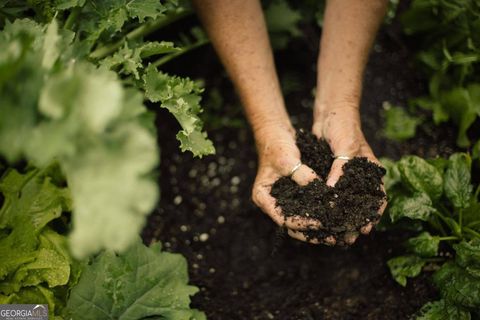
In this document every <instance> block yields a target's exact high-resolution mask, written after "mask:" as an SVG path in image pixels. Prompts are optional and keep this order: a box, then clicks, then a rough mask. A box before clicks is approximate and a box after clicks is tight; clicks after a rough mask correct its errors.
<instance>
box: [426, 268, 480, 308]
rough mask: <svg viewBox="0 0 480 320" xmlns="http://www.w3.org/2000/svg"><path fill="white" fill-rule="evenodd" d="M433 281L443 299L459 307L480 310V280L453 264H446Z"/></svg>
mask: <svg viewBox="0 0 480 320" xmlns="http://www.w3.org/2000/svg"><path fill="white" fill-rule="evenodd" d="M433 280H434V282H435V284H436V286H437V287H438V288H439V289H440V293H441V295H442V298H443V299H444V300H446V301H447V302H449V303H451V304H455V305H457V306H459V307H463V308H470V309H473V310H478V309H480V278H479V277H474V276H472V275H471V274H469V273H468V272H467V271H466V270H465V269H463V268H461V267H460V266H458V265H456V264H455V263H453V262H447V263H445V264H444V265H443V266H442V267H441V268H440V270H438V271H437V272H436V273H435V274H434V276H433Z"/></svg>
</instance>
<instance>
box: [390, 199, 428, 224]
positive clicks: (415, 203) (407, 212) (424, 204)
mask: <svg viewBox="0 0 480 320" xmlns="http://www.w3.org/2000/svg"><path fill="white" fill-rule="evenodd" d="M435 212H436V209H435V208H434V207H433V204H432V200H431V199H430V197H429V196H427V195H426V194H425V193H420V192H418V193H415V194H413V195H412V196H398V197H397V198H395V199H394V201H393V203H392V205H391V207H390V208H389V213H390V219H391V220H392V222H396V221H398V220H400V219H401V218H410V219H414V220H422V221H428V219H429V218H430V216H431V215H432V214H434V213H435Z"/></svg>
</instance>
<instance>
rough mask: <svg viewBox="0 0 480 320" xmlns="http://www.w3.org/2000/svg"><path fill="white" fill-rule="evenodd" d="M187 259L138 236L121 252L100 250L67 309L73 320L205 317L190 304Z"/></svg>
mask: <svg viewBox="0 0 480 320" xmlns="http://www.w3.org/2000/svg"><path fill="white" fill-rule="evenodd" d="M197 291H198V289H197V288H196V287H192V286H189V285H188V273H187V264H186V260H185V258H183V257H182V256H181V255H179V254H172V253H167V252H161V251H160V246H159V245H153V246H151V247H150V248H148V247H145V246H144V245H143V244H142V243H141V242H140V241H137V243H135V245H134V246H132V247H131V248H129V249H128V250H127V251H125V252H124V253H123V254H120V255H116V254H114V253H112V252H103V253H102V254H100V255H99V256H98V257H96V258H95V259H94V261H93V262H92V263H91V264H90V265H89V266H87V268H86V269H85V271H84V272H83V274H82V276H81V278H80V282H79V283H78V285H77V286H76V287H74V288H73V290H72V291H71V294H70V298H69V300H68V303H67V310H68V311H67V313H68V315H69V316H70V317H72V318H73V319H79V320H82V319H105V318H112V319H122V320H133V319H144V318H162V319H186V320H187V319H192V320H193V319H205V315H204V314H203V313H200V312H198V311H196V310H192V309H190V307H189V305H190V296H191V295H193V294H195V293H196V292H197Z"/></svg>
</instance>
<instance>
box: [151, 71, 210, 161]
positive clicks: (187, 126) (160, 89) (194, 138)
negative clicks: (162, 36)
mask: <svg viewBox="0 0 480 320" xmlns="http://www.w3.org/2000/svg"><path fill="white" fill-rule="evenodd" d="M143 82H144V87H145V95H146V97H147V98H148V99H149V100H150V101H152V102H160V106H161V107H162V108H166V109H168V111H170V113H172V114H173V115H174V116H175V118H176V119H177V121H178V123H179V124H180V126H181V127H182V130H181V131H180V132H179V134H178V135H177V139H178V140H180V142H181V146H180V147H181V149H182V151H186V150H189V151H191V152H192V153H193V155H194V156H199V157H202V156H204V155H209V154H213V153H214V152H215V148H214V147H213V144H212V142H211V141H210V140H208V138H207V135H206V133H205V132H202V126H203V123H202V121H201V120H200V118H199V117H198V115H199V114H200V113H201V112H202V109H201V107H200V95H199V94H200V93H201V91H202V90H201V89H200V88H199V87H198V86H197V85H196V84H195V83H194V82H193V81H191V80H190V79H183V78H179V77H175V76H169V75H167V74H165V73H162V72H159V71H157V70H156V68H155V67H154V66H153V65H149V66H148V68H147V70H146V73H145V75H144V76H143Z"/></svg>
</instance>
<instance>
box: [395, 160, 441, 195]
mask: <svg viewBox="0 0 480 320" xmlns="http://www.w3.org/2000/svg"><path fill="white" fill-rule="evenodd" d="M398 170H399V171H400V174H401V176H402V181H403V182H404V183H405V185H406V186H407V187H409V188H410V189H411V190H412V191H414V192H424V193H426V194H427V195H429V196H430V198H432V200H435V199H438V198H440V196H441V195H442V191H443V179H442V175H441V174H440V172H438V170H437V169H436V168H435V167H434V166H432V165H431V164H429V163H428V162H427V161H425V160H423V159H422V158H420V157H417V156H405V157H403V158H402V159H401V160H400V161H399V162H398Z"/></svg>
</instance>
